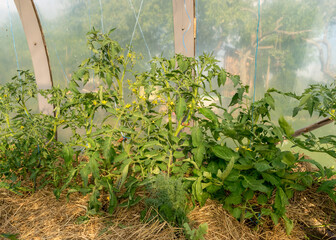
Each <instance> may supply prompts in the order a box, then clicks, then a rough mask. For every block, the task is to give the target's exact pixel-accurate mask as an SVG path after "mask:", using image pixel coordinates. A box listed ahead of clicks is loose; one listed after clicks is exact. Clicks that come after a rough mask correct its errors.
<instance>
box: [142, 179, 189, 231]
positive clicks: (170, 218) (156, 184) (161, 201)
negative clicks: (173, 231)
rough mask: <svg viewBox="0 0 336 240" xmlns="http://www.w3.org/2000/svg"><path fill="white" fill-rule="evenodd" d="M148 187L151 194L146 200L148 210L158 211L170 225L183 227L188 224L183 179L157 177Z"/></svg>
mask: <svg viewBox="0 0 336 240" xmlns="http://www.w3.org/2000/svg"><path fill="white" fill-rule="evenodd" d="M147 186H148V187H147V188H148V191H149V193H150V196H149V197H148V198H146V199H145V203H146V205H147V208H149V209H150V208H154V209H157V213H158V215H159V216H160V217H162V218H163V220H165V221H167V222H169V223H170V224H173V225H177V226H182V225H183V224H184V223H185V222H187V212H188V201H187V192H186V191H185V189H184V186H183V183H182V180H181V179H175V178H168V177H167V176H163V175H157V176H156V177H154V178H153V179H152V180H151V181H150V183H149V184H148V185H147ZM153 213H155V212H153Z"/></svg>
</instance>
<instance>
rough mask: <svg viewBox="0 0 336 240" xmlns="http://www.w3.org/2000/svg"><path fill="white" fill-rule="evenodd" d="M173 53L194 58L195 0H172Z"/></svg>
mask: <svg viewBox="0 0 336 240" xmlns="http://www.w3.org/2000/svg"><path fill="white" fill-rule="evenodd" d="M173 17H174V43H175V53H179V54H183V55H185V56H187V57H195V45H196V44H195V43H196V18H195V0H173Z"/></svg>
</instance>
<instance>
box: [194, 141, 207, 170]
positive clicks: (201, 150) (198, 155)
mask: <svg viewBox="0 0 336 240" xmlns="http://www.w3.org/2000/svg"><path fill="white" fill-rule="evenodd" d="M191 152H192V154H193V155H194V159H195V162H196V163H197V165H198V166H201V165H202V161H203V159H204V154H205V147H204V146H203V145H200V146H198V147H197V148H194V149H193V150H191Z"/></svg>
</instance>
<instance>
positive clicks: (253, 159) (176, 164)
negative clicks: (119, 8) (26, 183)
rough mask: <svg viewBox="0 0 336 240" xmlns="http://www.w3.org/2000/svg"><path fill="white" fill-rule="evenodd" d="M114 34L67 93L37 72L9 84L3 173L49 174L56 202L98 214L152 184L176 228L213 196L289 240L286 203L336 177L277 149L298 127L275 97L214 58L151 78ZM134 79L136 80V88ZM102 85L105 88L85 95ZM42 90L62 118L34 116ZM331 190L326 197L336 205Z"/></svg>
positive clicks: (102, 40) (176, 64)
mask: <svg viewBox="0 0 336 240" xmlns="http://www.w3.org/2000/svg"><path fill="white" fill-rule="evenodd" d="M112 33H113V31H111V32H109V33H108V34H101V33H99V32H97V31H96V30H94V29H93V30H92V31H91V32H89V33H88V45H89V48H90V50H91V51H92V52H93V54H92V56H91V57H90V58H88V59H86V60H84V61H83V62H82V64H81V65H80V66H79V69H78V71H77V72H75V73H74V74H73V77H72V79H71V82H70V84H69V87H68V88H65V89H61V88H59V87H53V88H52V89H49V90H39V91H37V90H36V85H34V84H33V83H34V79H33V78H32V76H31V75H30V74H29V73H28V72H24V74H25V75H24V76H25V78H24V79H22V80H21V78H16V79H15V81H14V82H13V83H11V84H8V85H6V86H1V88H0V91H1V93H2V94H1V96H2V99H1V101H0V104H1V105H0V110H1V126H3V128H2V129H1V131H0V140H1V142H2V145H1V148H0V156H1V158H0V170H1V176H3V178H4V179H6V180H10V179H11V180H12V181H13V182H16V178H18V177H21V176H25V175H27V176H28V177H30V178H32V179H36V176H42V177H43V178H42V179H44V180H42V184H47V183H48V182H51V183H53V185H54V186H55V190H54V193H55V196H56V197H60V194H61V193H62V192H63V191H67V195H69V194H71V193H74V192H80V193H82V194H84V195H85V194H88V195H89V203H88V214H99V212H100V211H101V210H105V211H107V212H109V213H110V214H113V212H114V210H115V208H116V207H117V206H127V207H129V206H132V205H134V204H137V203H138V202H139V201H141V200H142V198H141V197H140V196H137V190H138V189H139V188H141V187H142V186H144V185H146V186H147V187H148V188H147V189H148V192H149V193H150V198H149V199H147V201H146V203H147V205H148V206H149V207H154V208H156V209H157V210H158V213H159V215H160V216H161V217H162V218H163V219H165V220H166V221H168V222H170V223H172V224H177V225H179V226H182V225H183V224H184V223H186V222H187V219H186V213H187V206H188V204H189V203H190V202H189V200H191V201H192V202H193V203H194V204H197V203H198V204H200V205H204V204H205V202H206V201H207V199H209V198H211V199H216V200H218V201H220V202H221V203H223V206H224V208H225V209H227V210H228V211H229V212H231V213H232V215H233V216H235V217H236V218H237V219H240V220H245V219H250V220H253V221H256V222H260V216H267V217H269V218H271V219H272V220H273V221H274V223H278V222H279V220H280V219H283V221H284V222H285V225H286V228H287V232H288V233H289V232H290V231H291V229H292V227H293V223H292V221H291V220H290V219H288V218H287V217H286V210H285V207H286V206H287V205H288V204H289V200H290V199H291V198H292V197H293V194H294V192H295V191H302V190H304V189H306V188H307V187H310V186H312V184H314V183H318V180H317V179H318V178H319V177H321V178H323V177H325V176H327V177H330V176H331V175H333V174H334V173H333V171H332V170H330V169H324V168H322V167H321V166H320V165H319V164H318V163H316V162H315V161H313V160H311V161H310V162H311V163H313V164H315V165H317V167H318V168H319V171H318V172H316V173H310V172H299V171H297V170H296V164H297V163H298V162H299V161H300V160H299V155H298V154H293V153H292V152H289V151H283V150H281V148H280V146H279V145H278V143H279V142H281V141H283V139H284V138H289V139H291V134H292V133H293V130H292V128H291V126H290V125H289V124H288V123H287V122H286V120H285V119H284V118H281V119H279V126H278V125H276V124H275V123H273V122H272V121H271V117H270V116H271V114H270V113H271V112H272V111H273V110H275V109H274V108H275V104H274V99H273V97H272V96H271V94H270V93H269V92H267V93H266V94H265V95H264V96H263V97H262V98H260V99H259V100H258V101H256V102H254V103H251V100H250V99H249V97H248V86H244V85H243V84H242V83H241V81H240V78H239V76H236V75H232V74H230V73H227V72H226V71H225V70H224V69H222V68H220V67H218V65H217V61H216V60H215V59H214V58H213V57H212V56H209V55H202V56H200V57H199V58H198V59H193V58H188V57H185V56H182V55H176V56H175V57H174V58H172V59H166V58H158V57H156V58H154V59H153V60H152V61H151V68H150V70H149V71H145V72H142V73H134V72H133V70H132V67H133V66H134V61H135V58H136V57H135V54H134V53H133V52H127V51H125V50H124V49H123V48H122V47H121V46H120V45H119V43H118V42H116V41H113V40H111V39H110V37H109V35H110V34H112ZM130 74H133V75H134V76H135V80H134V81H130V80H127V76H128V75H130ZM93 78H95V79H96V80H97V81H98V82H99V83H100V85H99V87H98V89H97V91H91V92H85V91H83V88H85V87H86V86H87V85H88V84H89V82H90V81H91V79H93ZM230 82H231V83H232V85H233V86H234V92H233V94H232V98H231V101H230V103H229V104H228V106H225V105H223V101H222V100H223V99H222V96H221V94H220V93H219V90H218V89H219V87H222V86H224V85H225V84H228V83H230ZM13 84H14V85H13ZM27 84H30V85H29V87H27V86H28V85H27ZM126 86H128V88H129V92H130V95H129V96H127V91H125V89H126ZM20 88H22V90H21V91H20ZM37 93H40V94H41V95H42V96H44V97H45V98H47V99H48V101H49V103H50V104H52V105H53V106H54V116H46V115H43V114H32V113H31V112H32V111H31V110H30V109H28V108H27V105H26V104H25V103H26V101H27V99H36V96H37ZM26 95H27V96H26ZM5 96H6V97H5ZM9 96H11V97H9ZM216 97H217V98H216ZM204 99H209V101H211V104H210V105H206V104H205V101H204ZM216 99H218V100H216ZM305 102H306V100H302V102H301V104H302V105H301V106H304V104H305ZM21 126H23V128H22V127H21ZM61 128H64V129H69V130H70V131H71V135H70V137H69V139H68V140H67V141H65V142H64V143H60V142H58V141H56V131H57V130H58V129H61ZM325 141H327V142H328V143H329V142H332V141H333V139H332V138H329V139H327V138H326V139H325ZM306 147H307V148H309V147H310V146H306ZM60 157H61V159H60ZM163 176H165V177H163ZM329 184H331V185H328V183H323V184H322V185H321V189H320V190H321V191H327V192H328V193H329V195H330V196H331V197H332V198H334V191H333V189H332V187H333V186H334V185H333V182H331V183H329ZM18 186H19V185H18ZM186 194H187V196H188V197H187V196H186ZM255 200H257V201H255ZM121 202H122V203H121ZM185 228H186V231H187V234H188V235H189V237H190V238H191V239H202V236H203V235H204V233H205V232H206V227H205V225H204V226H202V227H201V228H200V229H199V230H197V231H196V230H195V231H194V230H190V229H189V230H188V229H187V227H186V226H185Z"/></svg>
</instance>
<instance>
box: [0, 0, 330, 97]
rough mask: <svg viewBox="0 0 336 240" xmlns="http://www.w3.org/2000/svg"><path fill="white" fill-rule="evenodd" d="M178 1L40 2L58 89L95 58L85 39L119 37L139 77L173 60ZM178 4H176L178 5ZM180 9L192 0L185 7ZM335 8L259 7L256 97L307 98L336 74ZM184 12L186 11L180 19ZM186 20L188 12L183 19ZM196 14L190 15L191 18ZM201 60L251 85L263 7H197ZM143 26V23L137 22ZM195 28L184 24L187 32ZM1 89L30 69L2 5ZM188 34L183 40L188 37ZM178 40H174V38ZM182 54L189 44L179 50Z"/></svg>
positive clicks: (284, 3)
mask: <svg viewBox="0 0 336 240" xmlns="http://www.w3.org/2000/svg"><path fill="white" fill-rule="evenodd" d="M173 2H174V1H163V0H147V1H143V0H127V1H117V0H113V1H111V0H71V1H69V0H58V1H55V0H34V3H35V5H36V10H37V12H38V15H39V19H40V22H41V25H42V27H43V33H44V36H45V40H46V45H47V48H48V53H49V59H50V65H51V70H52V75H53V80H54V83H55V84H61V85H62V84H67V81H68V80H69V79H70V78H71V75H72V72H73V71H74V70H75V69H76V67H77V66H78V65H79V64H80V63H81V62H82V61H83V60H84V59H85V58H86V57H88V56H89V55H90V54H91V53H90V51H89V50H88V48H87V46H86V33H87V32H88V31H89V30H90V29H91V28H92V27H95V28H96V29H99V30H100V31H102V32H108V31H109V30H110V29H112V28H116V30H115V31H114V32H113V33H112V34H111V36H112V38H113V39H115V40H117V41H118V42H120V43H121V44H122V45H123V46H127V45H130V44H131V45H132V47H133V50H134V51H135V52H137V53H139V54H141V55H142V61H141V62H139V66H138V69H142V68H146V67H148V62H149V60H150V59H152V58H153V57H154V56H161V55H162V56H167V57H171V56H173V55H174V11H173ZM177 2H178V1H177ZM180 2H182V5H181V6H183V4H185V3H186V2H193V1H191V0H189V1H184V0H181V1H180ZM335 9H336V2H335V1H333V0H322V1H315V0H307V1H302V0H294V1H291V0H261V1H260V16H259V17H260V27H259V29H258V46H259V49H258V55H257V56H258V64H257V69H256V70H257V71H256V72H257V82H256V84H257V85H258V89H260V91H261V92H262V91H263V90H264V89H266V88H269V87H277V88H282V89H283V90H292V89H295V90H297V91H302V90H303V89H304V88H305V87H306V86H308V84H311V83H314V82H328V81H330V80H331V79H332V78H333V76H334V75H335V73H336V45H335V41H336V10H335ZM184 10H185V9H182V12H183V11H184ZM183 14H187V15H188V13H187V12H185V13H183ZM190 14H191V13H190ZM195 17H196V19H197V30H196V33H195V36H196V44H195V51H196V56H198V55H201V54H203V53H204V52H205V53H213V54H214V55H215V57H216V58H217V59H218V60H219V64H220V65H221V66H222V67H224V68H226V69H227V70H228V71H229V72H232V73H234V74H239V75H240V76H241V79H242V81H243V82H244V83H245V84H248V85H251V86H252V85H253V80H254V72H255V52H256V45H257V41H256V40H257V39H256V32H257V23H258V1H257V0H255V1H250V0H242V1H232V0H225V1H223V0H213V1H206V0H197V1H195ZM137 20H138V21H137ZM190 20H191V21H190V22H186V23H183V24H184V25H183V24H182V26H183V28H184V29H183V30H182V31H187V30H188V27H189V28H190V26H189V24H193V21H192V19H190ZM0 28H1V31H0V41H1V43H2V44H1V46H0V48H1V52H2V53H3V54H1V56H0V62H1V64H0V70H1V72H2V73H3V74H2V75H1V79H0V81H1V82H6V81H9V80H10V79H11V77H12V76H13V75H14V74H15V72H16V70H17V69H18V68H19V69H32V63H31V55H30V52H29V49H28V47H27V43H26V38H25V34H24V31H23V28H22V24H21V22H20V18H19V15H18V12H17V10H16V7H15V3H14V1H13V0H2V1H1V2H0ZM183 34H184V33H183ZM175 35H176V33H175ZM175 44H178V45H180V46H181V47H182V48H183V47H185V42H183V41H181V42H180V43H175Z"/></svg>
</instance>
